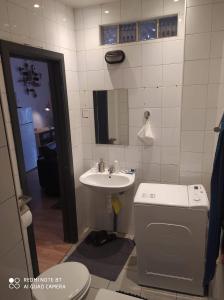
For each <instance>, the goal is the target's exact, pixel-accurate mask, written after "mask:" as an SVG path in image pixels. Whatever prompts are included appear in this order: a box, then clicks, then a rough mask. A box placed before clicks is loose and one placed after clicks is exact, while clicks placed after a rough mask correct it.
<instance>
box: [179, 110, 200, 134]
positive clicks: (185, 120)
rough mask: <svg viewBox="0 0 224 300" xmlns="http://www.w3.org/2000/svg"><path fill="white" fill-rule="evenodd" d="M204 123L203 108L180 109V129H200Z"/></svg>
mask: <svg viewBox="0 0 224 300" xmlns="http://www.w3.org/2000/svg"><path fill="white" fill-rule="evenodd" d="M205 124H206V110H205V109H183V111H182V130H193V131H195V130H196V131H197V130H201V131H203V130H204V128H205Z"/></svg>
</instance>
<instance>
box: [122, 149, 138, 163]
mask: <svg viewBox="0 0 224 300" xmlns="http://www.w3.org/2000/svg"><path fill="white" fill-rule="evenodd" d="M141 150H142V149H141V147H140V146H135V147H133V146H130V147H126V149H125V161H126V162H141V161H142V151H141Z"/></svg>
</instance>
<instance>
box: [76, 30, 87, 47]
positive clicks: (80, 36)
mask: <svg viewBox="0 0 224 300" xmlns="http://www.w3.org/2000/svg"><path fill="white" fill-rule="evenodd" d="M75 40H76V50H77V51H81V50H85V31H84V30H77V31H76V32H75Z"/></svg>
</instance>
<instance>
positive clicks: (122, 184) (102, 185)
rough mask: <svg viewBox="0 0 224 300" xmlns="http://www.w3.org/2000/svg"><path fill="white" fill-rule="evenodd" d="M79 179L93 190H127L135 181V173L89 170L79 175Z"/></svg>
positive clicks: (111, 191) (114, 191)
mask: <svg viewBox="0 0 224 300" xmlns="http://www.w3.org/2000/svg"><path fill="white" fill-rule="evenodd" d="M79 181H80V182H81V183H83V184H84V185H86V186H88V187H89V188H91V189H94V190H105V191H107V192H108V193H119V192H125V191H127V190H128V189H129V188H130V187H131V186H132V185H133V183H134V182H135V174H124V173H122V172H119V173H112V174H111V175H109V173H108V170H106V171H105V172H103V173H100V172H96V171H94V170H92V169H91V170H89V171H87V172H86V173H84V174H83V175H81V176H80V178H79Z"/></svg>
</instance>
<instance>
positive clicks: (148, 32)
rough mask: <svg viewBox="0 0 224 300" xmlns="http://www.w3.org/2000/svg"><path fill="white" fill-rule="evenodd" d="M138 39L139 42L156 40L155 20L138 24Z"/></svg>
mask: <svg viewBox="0 0 224 300" xmlns="http://www.w3.org/2000/svg"><path fill="white" fill-rule="evenodd" d="M138 26H139V28H138V32H139V33H138V34H139V37H138V39H139V40H140V41H146V40H152V39H156V38H157V20H149V21H143V22H139V24H138Z"/></svg>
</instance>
